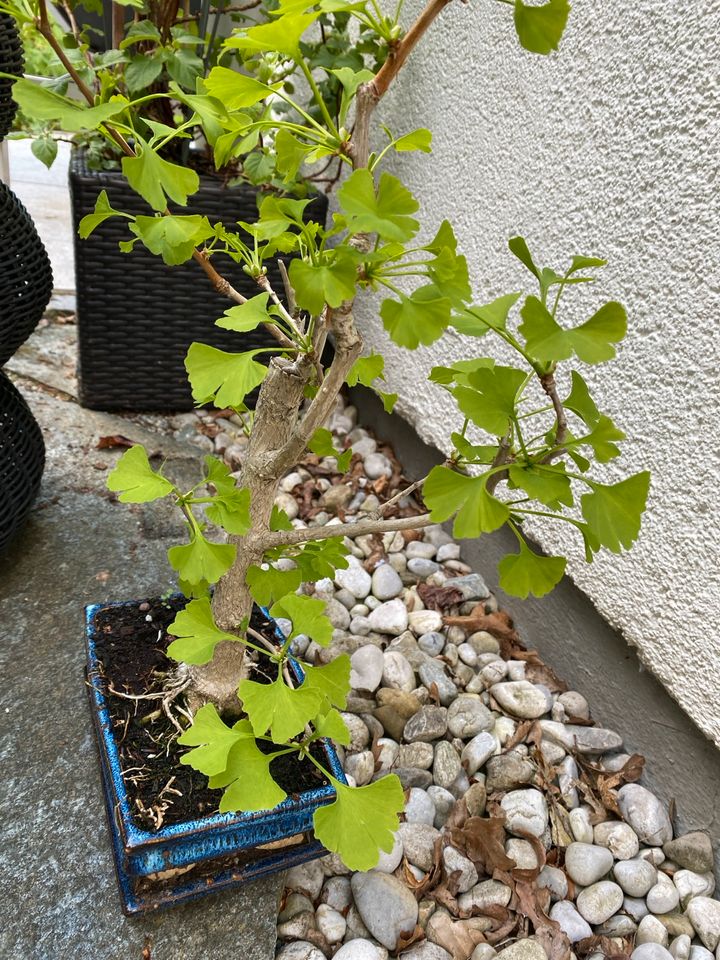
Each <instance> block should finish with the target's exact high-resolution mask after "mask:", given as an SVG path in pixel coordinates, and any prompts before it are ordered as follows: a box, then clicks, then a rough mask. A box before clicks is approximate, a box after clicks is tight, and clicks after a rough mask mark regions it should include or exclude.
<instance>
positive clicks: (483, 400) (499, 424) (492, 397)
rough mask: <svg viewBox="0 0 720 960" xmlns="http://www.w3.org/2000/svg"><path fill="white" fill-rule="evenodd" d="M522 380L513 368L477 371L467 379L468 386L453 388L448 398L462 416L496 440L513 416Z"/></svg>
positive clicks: (523, 378) (524, 378) (501, 367)
mask: <svg viewBox="0 0 720 960" xmlns="http://www.w3.org/2000/svg"><path fill="white" fill-rule="evenodd" d="M525 380H526V374H525V373H524V371H522V370H518V369H517V368H515V367H503V366H500V365H496V366H493V367H479V368H478V369H477V370H475V371H473V372H472V373H471V374H469V375H468V377H467V383H468V386H462V385H461V386H457V387H455V388H454V390H453V391H452V394H453V396H454V397H455V400H456V401H457V405H458V407H459V408H460V410H461V411H462V413H463V414H464V416H466V417H468V418H469V419H470V420H472V422H473V423H475V424H477V426H478V427H482V429H483V430H487V431H488V432H489V433H493V434H495V436H498V437H499V436H504V435H505V433H507V430H508V426H509V424H510V421H511V420H512V418H513V417H514V416H515V408H516V398H517V394H518V391H519V390H520V387H521V386H522V385H523V384H524V383H525Z"/></svg>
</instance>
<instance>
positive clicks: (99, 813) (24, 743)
mask: <svg viewBox="0 0 720 960" xmlns="http://www.w3.org/2000/svg"><path fill="white" fill-rule="evenodd" d="M21 354H22V355H21V356H18V357H17V358H15V360H14V362H13V366H14V370H15V373H14V374H13V377H14V379H15V381H16V383H17V384H18V385H19V386H20V388H21V389H22V391H23V393H24V395H25V397H26V399H27V400H28V403H29V404H30V406H31V407H32V409H33V411H34V413H35V416H36V417H37V419H38V421H39V422H40V425H41V427H42V429H43V432H44V434H45V438H46V443H47V453H48V460H47V468H46V471H45V477H44V481H43V486H42V491H41V494H40V497H39V499H38V501H37V503H36V506H35V509H34V510H33V513H32V515H31V517H30V520H29V522H28V524H27V525H26V527H25V528H24V530H23V531H22V532H21V533H20V534H19V536H18V538H17V539H16V541H15V542H14V544H13V545H12V546H11V548H10V550H9V552H8V553H6V554H5V555H4V556H0V676H2V678H3V682H2V684H0V770H1V771H2V774H1V776H0V810H1V811H2V814H1V815H0V819H1V821H2V834H1V836H2V840H0V902H1V903H2V905H3V910H2V913H3V919H2V923H0V956H1V957H3V958H8V960H11V958H12V960H16V958H17V960H20V958H22V960H81V958H82V960H85V958H87V960H141V958H143V956H144V955H143V952H142V951H143V948H144V947H145V946H146V945H149V946H150V954H149V956H150V957H151V960H230V958H232V960H270V958H271V957H272V956H273V954H274V946H275V923H276V917H277V898H278V894H279V890H280V886H281V884H280V882H279V880H278V878H270V879H266V880H262V881H259V882H257V883H254V884H252V885H250V886H248V887H245V888H243V889H241V890H239V891H234V892H229V893H226V894H220V895H218V896H214V897H208V898H206V899H205V900H203V901H200V902H199V903H195V904H190V905H188V906H186V907H181V908H177V909H173V910H171V911H168V912H164V913H161V914H157V915H155V916H152V917H147V918H144V919H126V918H124V917H123V916H122V915H121V913H120V905H119V899H118V896H117V892H116V889H115V877H114V873H113V866H112V859H111V852H110V842H109V836H108V830H107V825H106V823H105V811H104V807H103V800H102V796H101V789H100V772H99V769H98V765H97V760H96V756H95V746H94V743H93V739H92V735H91V726H90V713H89V708H88V704H87V698H86V694H85V689H84V684H83V667H84V652H83V605H84V604H86V603H92V602H98V601H100V602H102V601H105V600H110V599H127V598H132V597H140V596H147V595H152V594H153V593H162V592H165V591H166V590H168V589H169V588H171V587H172V586H173V585H174V584H173V582H172V580H171V577H170V572H171V571H170V569H169V567H168V564H167V558H166V556H165V551H166V549H167V546H168V545H169V542H170V540H171V539H172V538H173V537H176V536H177V533H178V526H177V524H178V521H177V520H176V519H175V518H174V517H172V516H171V515H170V514H167V515H164V514H162V513H160V514H157V513H154V512H150V511H148V510H147V508H145V507H142V506H138V507H131V508H128V505H122V504H118V503H116V502H114V501H113V500H112V499H111V498H110V496H109V495H108V493H107V492H106V490H105V488H104V480H105V477H106V476H107V467H109V466H110V465H112V463H113V462H114V460H115V459H116V458H117V456H118V455H119V452H120V451H115V452H114V451H107V450H97V449H96V443H97V440H98V438H99V437H100V436H104V435H110V434H114V433H118V432H121V433H123V434H124V435H125V436H128V437H130V439H133V440H141V441H144V442H147V443H149V444H150V445H151V446H152V447H154V448H155V449H157V450H160V451H162V452H163V454H164V455H166V456H167V457H168V458H169V459H170V460H171V469H172V470H174V471H176V472H178V473H189V474H193V475H194V471H196V470H197V459H198V451H197V447H192V446H190V445H187V444H184V443H182V442H179V441H177V440H175V439H172V438H171V437H169V436H167V435H165V433H164V429H166V427H167V421H166V420H165V418H163V417H135V418H123V417H118V416H115V415H109V414H101V413H96V412H92V411H88V410H83V409H82V408H81V407H80V406H79V405H78V404H77V402H76V401H75V400H74V399H73V395H74V391H75V385H74V376H73V355H74V328H73V327H72V326H71V325H64V326H60V325H56V324H52V325H49V326H46V327H44V328H43V329H40V330H39V331H38V332H37V333H36V334H35V335H34V336H33V337H32V338H31V340H30V341H29V342H28V344H26V345H25V347H24V348H23V350H22V351H21ZM21 373H22V375H20V374H21Z"/></svg>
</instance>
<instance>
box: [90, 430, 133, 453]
mask: <svg viewBox="0 0 720 960" xmlns="http://www.w3.org/2000/svg"><path fill="white" fill-rule="evenodd" d="M133 445H134V441H133V440H128V438H127V437H124V436H123V435H122V434H121V433H115V434H113V435H112V436H109V437H100V439H99V440H98V442H97V443H96V444H95V449H96V450H112V449H113V448H114V447H132V446H133Z"/></svg>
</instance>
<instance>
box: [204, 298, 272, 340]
mask: <svg viewBox="0 0 720 960" xmlns="http://www.w3.org/2000/svg"><path fill="white" fill-rule="evenodd" d="M268 299H269V294H267V293H259V294H258V295H257V296H256V297H251V298H250V300H248V301H247V302H246V303H240V304H238V305H237V306H235V307H230V309H229V310H226V311H225V313H224V314H223V315H222V317H220V319H219V320H216V321H215V325H216V326H217V327H222V328H223V329H224V330H235V331H236V332H237V333H249V332H250V330H256V329H257V328H258V327H259V326H260V324H261V323H272V322H273V318H272V317H271V316H270V314H269V313H268V309H267V302H268Z"/></svg>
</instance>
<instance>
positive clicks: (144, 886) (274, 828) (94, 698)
mask: <svg viewBox="0 0 720 960" xmlns="http://www.w3.org/2000/svg"><path fill="white" fill-rule="evenodd" d="M136 604H137V601H124V602H115V603H105V604H91V605H89V606H87V607H86V608H85V622H86V644H87V686H88V693H89V697H90V707H91V711H92V717H93V724H94V727H95V733H96V735H97V743H98V754H99V758H100V768H101V771H102V780H103V791H104V794H105V806H106V812H107V817H108V824H109V827H110V834H111V839H112V847H113V855H114V860H115V869H116V873H117V879H118V885H119V888H120V899H121V902H122V909H123V913H125V914H126V915H132V914H139V913H145V912H147V911H151V910H157V909H160V908H163V907H169V906H173V905H175V904H179V903H184V902H186V901H188V900H193V899H196V898H198V897H201V896H204V895H205V894H208V893H213V892H216V891H219V890H225V889H229V888H231V887H236V886H240V885H241V884H243V883H248V882H249V881H251V880H255V879H257V878H258V877H261V876H264V875H266V874H270V873H276V872H278V871H281V870H285V869H287V868H289V867H292V866H295V865H296V864H298V863H303V862H305V861H307V860H313V859H315V858H316V857H320V856H323V854H324V853H325V852H326V851H325V849H324V848H323V847H322V845H321V844H320V843H319V842H318V841H317V840H315V838H314V836H313V832H312V829H313V814H314V812H315V810H317V808H318V807H320V806H322V805H323V804H327V803H330V802H331V801H332V800H333V799H334V797H335V791H334V789H333V787H332V786H331V785H329V784H328V785H327V786H324V787H320V788H318V789H315V790H308V791H305V792H304V793H300V794H296V795H294V796H292V797H288V798H287V799H286V800H284V801H283V802H282V803H281V804H279V805H278V806H277V807H276V808H275V809H274V810H266V811H258V812H255V813H223V814H221V813H218V814H214V815H211V816H207V817H202V818H200V819H197V820H191V821H187V822H184V823H179V824H174V825H172V826H167V827H163V828H161V829H160V830H158V831H156V832H150V831H147V830H143V829H141V828H140V827H138V826H137V824H136V823H135V822H134V820H133V818H132V816H131V812H130V799H129V796H128V793H127V790H126V787H125V783H124V780H123V776H122V770H121V765H120V755H119V752H118V747H117V744H116V742H115V737H114V735H113V731H112V724H111V718H110V713H109V709H108V704H107V700H106V697H105V691H104V681H103V678H102V669H101V665H100V661H99V659H98V653H97V647H96V643H97V635H96V629H95V615H96V613H97V612H98V611H99V610H101V609H107V608H108V607H122V606H129V605H136ZM263 613H264V614H265V615H266V616H267V611H265V610H263ZM276 630H277V634H278V639H279V640H284V637H283V635H282V633H281V632H280V631H279V629H277V628H276ZM291 667H292V669H293V671H294V673H295V676H296V678H297V680H298V681H299V682H300V681H302V679H303V673H302V669H301V668H300V666H299V665H298V664H297V663H295V662H294V661H291ZM322 743H323V748H324V750H325V753H326V757H327V763H328V769H329V770H330V771H331V773H332V775H333V776H334V777H336V778H337V779H338V780H340V781H341V782H342V783H344V782H345V776H344V774H343V771H342V766H341V764H340V760H339V758H338V756H337V753H336V752H335V750H334V749H333V747H332V745H331V744H330V742H329V741H323V742H322ZM233 855H235V859H236V861H237V862H234V863H233V864H228V862H227V859H226V858H228V857H230V856H233ZM191 864H192V865H197V866H196V867H195V869H194V871H193V873H194V875H193V873H190V872H189V871H187V870H186V869H185V870H184V868H188V867H189V866H190V865H191ZM168 871H170V872H172V873H171V874H168ZM175 871H177V874H175ZM157 874H165V876H163V877H160V878H158V877H157V876H156V875H157Z"/></svg>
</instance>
